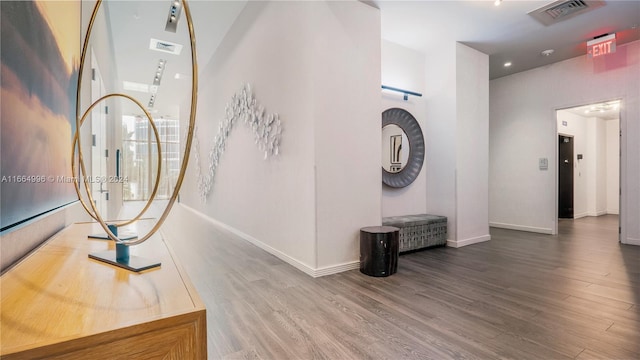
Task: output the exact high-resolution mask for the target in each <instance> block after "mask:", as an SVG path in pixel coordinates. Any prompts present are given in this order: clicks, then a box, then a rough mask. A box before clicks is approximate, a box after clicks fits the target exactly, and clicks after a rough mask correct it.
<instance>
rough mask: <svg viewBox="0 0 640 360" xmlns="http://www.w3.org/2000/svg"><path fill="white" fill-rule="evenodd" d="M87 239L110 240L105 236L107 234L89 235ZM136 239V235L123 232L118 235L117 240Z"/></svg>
mask: <svg viewBox="0 0 640 360" xmlns="http://www.w3.org/2000/svg"><path fill="white" fill-rule="evenodd" d="M87 237H88V238H89V239H100V240H111V238H110V237H109V235H107V233H99V234H91V235H89V236H87ZM137 237H138V234H136V233H130V232H125V231H123V232H121V234H120V235H118V239H120V240H131V239H135V238H137Z"/></svg>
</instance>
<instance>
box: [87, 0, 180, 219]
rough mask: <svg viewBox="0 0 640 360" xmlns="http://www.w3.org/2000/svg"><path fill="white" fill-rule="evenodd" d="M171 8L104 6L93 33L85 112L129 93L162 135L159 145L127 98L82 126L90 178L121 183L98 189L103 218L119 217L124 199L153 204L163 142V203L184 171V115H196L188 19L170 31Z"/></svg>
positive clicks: (160, 190) (160, 193)
mask: <svg viewBox="0 0 640 360" xmlns="http://www.w3.org/2000/svg"><path fill="white" fill-rule="evenodd" d="M172 4H173V3H172V2H170V1H103V2H102V5H101V6H100V8H99V10H98V13H97V14H96V21H95V23H94V26H93V30H92V31H91V33H90V34H89V44H90V47H91V49H92V51H91V53H90V58H91V63H90V64H91V66H88V65H89V64H87V66H85V69H84V76H83V85H82V89H83V95H82V100H81V106H80V111H81V112H83V111H84V110H85V109H87V107H88V106H89V105H90V104H91V103H92V102H93V101H95V100H96V99H98V98H99V97H100V96H103V95H105V94H112V93H120V94H125V95H128V96H130V97H132V98H134V99H135V100H137V101H138V102H139V103H140V104H142V106H143V107H144V108H145V109H146V110H147V111H148V112H149V113H150V115H151V116H152V117H153V120H154V121H155V122H156V126H157V128H158V129H157V130H158V132H159V138H158V139H156V137H155V136H154V134H153V132H152V128H151V126H150V124H149V120H148V119H147V118H146V116H145V114H144V111H143V109H142V108H141V107H140V106H138V105H136V104H135V103H134V102H132V101H130V100H127V99H124V98H111V99H107V100H105V101H103V105H104V106H100V107H96V108H95V110H94V113H97V112H100V113H101V115H100V116H99V117H96V116H92V117H91V119H88V120H90V121H87V122H86V123H85V125H84V126H83V131H82V134H83V138H82V139H83V141H82V145H83V148H85V149H86V150H88V151H86V153H87V154H91V157H90V159H87V156H85V162H87V164H86V169H87V172H88V174H87V175H91V176H93V177H100V178H101V179H106V180H114V181H105V182H94V183H93V184H92V190H91V192H92V197H93V198H94V200H95V202H96V204H97V205H98V207H99V210H100V212H101V213H102V214H108V215H106V216H104V217H105V218H111V219H113V218H117V217H118V213H119V211H120V206H121V204H122V203H123V201H128V200H137V201H140V200H147V199H149V197H150V196H151V194H152V193H153V189H154V188H155V181H156V178H157V177H158V154H157V152H158V151H157V147H156V144H157V141H158V140H159V141H160V143H161V144H162V154H161V156H160V159H161V163H160V169H161V176H160V179H161V180H160V184H159V187H158V189H157V194H156V198H157V199H168V198H169V197H170V195H171V194H172V192H173V188H174V187H175V183H176V178H177V174H178V173H179V170H180V165H181V161H180V160H181V154H180V148H182V146H181V144H180V140H181V139H182V138H181V136H180V135H179V134H180V129H179V124H180V115H181V114H182V115H183V116H186V114H188V113H189V106H188V105H189V101H190V96H191V86H192V84H191V73H192V66H191V65H192V64H191V49H190V38H189V31H188V27H187V21H186V19H185V17H184V13H183V14H181V15H180V17H178V18H177V19H176V21H177V26H176V29H175V32H174V31H166V30H165V27H166V26H165V25H166V23H167V22H168V14H169V12H170V7H171V5H172ZM86 8H87V9H86V10H90V8H91V6H87V7H86ZM89 15H90V12H89V13H87V12H85V17H86V18H88V17H89ZM84 25H85V26H86V23H85V24H84ZM181 106H182V108H181ZM184 120H185V121H186V120H187V119H186V118H185V119H184ZM116 175H118V177H117V178H115V176H116ZM85 196H86V194H85ZM85 201H87V198H86V197H85ZM104 206H106V207H108V209H105V208H104Z"/></svg>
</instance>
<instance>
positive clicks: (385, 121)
mask: <svg viewBox="0 0 640 360" xmlns="http://www.w3.org/2000/svg"><path fill="white" fill-rule="evenodd" d="M391 124H395V125H397V126H399V127H400V128H401V129H402V131H404V133H405V134H407V139H409V159H407V164H406V165H405V166H404V168H403V169H402V170H400V171H399V172H397V173H391V172H388V171H386V170H385V169H384V167H382V183H383V184H385V185H387V186H389V187H392V188H403V187H405V186H408V185H409V184H411V183H412V182H414V181H415V179H416V178H417V177H418V175H419V174H420V170H421V169H422V164H423V163H424V154H425V145H424V136H423V135H422V129H421V128H420V124H418V121H417V120H416V118H414V117H413V115H411V113H410V112H408V111H406V110H404V109H400V108H391V109H387V110H385V111H383V112H382V128H384V127H385V126H387V125H391Z"/></svg>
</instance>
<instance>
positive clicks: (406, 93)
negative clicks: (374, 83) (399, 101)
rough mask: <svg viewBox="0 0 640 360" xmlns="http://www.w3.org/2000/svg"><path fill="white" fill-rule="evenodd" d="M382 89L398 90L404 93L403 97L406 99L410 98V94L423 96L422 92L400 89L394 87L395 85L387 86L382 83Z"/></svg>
mask: <svg viewBox="0 0 640 360" xmlns="http://www.w3.org/2000/svg"><path fill="white" fill-rule="evenodd" d="M382 89H383V90H390V91H397V92H400V93H402V95H403V97H402V98H403V99H404V101H407V100H409V95H412V96H422V94H420V93H417V92H414V91H409V90H403V89H398V88H394V87H391V86H387V85H382Z"/></svg>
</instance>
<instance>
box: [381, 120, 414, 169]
mask: <svg viewBox="0 0 640 360" xmlns="http://www.w3.org/2000/svg"><path fill="white" fill-rule="evenodd" d="M410 151H411V149H410V145H409V139H408V138H407V134H406V133H405V132H404V131H402V129H401V128H400V127H399V126H398V125H395V124H389V125H387V126H385V127H384V128H382V167H383V168H384V169H385V170H386V171H388V172H390V173H398V172H400V171H402V169H404V167H405V166H406V165H407V161H408V160H409V154H410Z"/></svg>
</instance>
